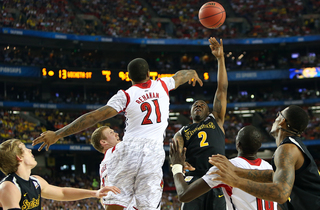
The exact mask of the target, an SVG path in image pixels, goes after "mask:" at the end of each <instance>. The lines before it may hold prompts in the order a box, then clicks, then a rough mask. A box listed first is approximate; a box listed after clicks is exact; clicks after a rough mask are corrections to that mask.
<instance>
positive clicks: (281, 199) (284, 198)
mask: <svg viewBox="0 0 320 210" xmlns="http://www.w3.org/2000/svg"><path fill="white" fill-rule="evenodd" d="M275 201H276V202H277V203H279V204H284V203H285V202H287V201H288V197H287V196H280V197H278V199H277V200H275Z"/></svg>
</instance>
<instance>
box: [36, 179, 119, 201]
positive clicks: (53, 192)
mask: <svg viewBox="0 0 320 210" xmlns="http://www.w3.org/2000/svg"><path fill="white" fill-rule="evenodd" d="M34 177H36V178H37V179H38V180H39V182H40V185H41V196H42V197H43V198H46V199H52V200H57V201H75V200H80V199H85V198H101V197H103V196H106V195H107V194H108V192H110V193H115V194H118V193H120V190H119V189H118V188H117V187H114V186H106V187H103V188H101V189H100V190H86V189H79V188H72V187H57V186H54V185H50V184H49V183H48V182H47V181H46V180H44V179H43V178H41V177H40V176H34Z"/></svg>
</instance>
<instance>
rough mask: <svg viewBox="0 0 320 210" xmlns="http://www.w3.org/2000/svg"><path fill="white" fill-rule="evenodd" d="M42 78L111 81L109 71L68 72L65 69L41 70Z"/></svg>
mask: <svg viewBox="0 0 320 210" xmlns="http://www.w3.org/2000/svg"><path fill="white" fill-rule="evenodd" d="M42 76H43V77H44V78H50V77H52V78H57V79H61V80H70V79H72V80H92V81H106V82H110V81H111V71H110V70H101V71H68V70H66V69H59V70H48V69H47V68H42Z"/></svg>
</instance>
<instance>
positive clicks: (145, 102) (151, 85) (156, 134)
mask: <svg viewBox="0 0 320 210" xmlns="http://www.w3.org/2000/svg"><path fill="white" fill-rule="evenodd" d="M174 88H175V81H174V79H173V78H172V77H166V78H161V79H157V80H148V81H147V82H145V83H141V84H136V85H133V86H131V87H130V88H129V89H127V90H125V91H124V90H119V91H118V93H117V94H115V95H114V96H113V97H112V98H111V99H110V100H109V101H108V103H107V105H108V106H111V107H112V108H114V109H115V110H117V111H118V112H122V111H124V112H125V117H126V128H125V133H124V137H123V140H124V141H126V139H131V138H130V137H135V138H146V139H154V140H156V141H157V142H163V139H164V138H163V137H164V134H165V129H166V128H167V126H168V118H169V105H170V98H169V91H171V90H173V89H174Z"/></svg>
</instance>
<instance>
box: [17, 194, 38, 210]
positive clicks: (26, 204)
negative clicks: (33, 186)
mask: <svg viewBox="0 0 320 210" xmlns="http://www.w3.org/2000/svg"><path fill="white" fill-rule="evenodd" d="M39 205H40V195H39V196H38V198H37V199H35V198H33V199H32V201H28V200H27V199H25V200H23V202H22V206H21V209H22V210H28V209H33V208H35V207H37V206H39Z"/></svg>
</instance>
